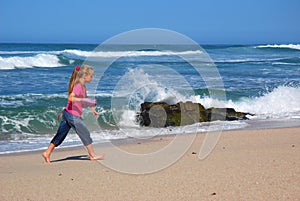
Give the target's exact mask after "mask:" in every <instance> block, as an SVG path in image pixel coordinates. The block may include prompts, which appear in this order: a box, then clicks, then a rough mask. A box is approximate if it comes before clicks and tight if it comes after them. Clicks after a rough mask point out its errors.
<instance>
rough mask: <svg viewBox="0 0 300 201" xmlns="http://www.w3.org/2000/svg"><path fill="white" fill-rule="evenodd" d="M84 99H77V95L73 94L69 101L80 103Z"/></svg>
mask: <svg viewBox="0 0 300 201" xmlns="http://www.w3.org/2000/svg"><path fill="white" fill-rule="evenodd" d="M81 99H82V98H77V97H75V93H74V92H72V93H71V94H70V95H69V97H68V101H70V102H80V101H81Z"/></svg>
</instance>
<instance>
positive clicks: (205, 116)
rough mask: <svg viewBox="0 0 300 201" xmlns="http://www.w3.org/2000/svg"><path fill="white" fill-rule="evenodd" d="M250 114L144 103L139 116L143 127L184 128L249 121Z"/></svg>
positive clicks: (190, 106) (187, 104)
mask: <svg viewBox="0 0 300 201" xmlns="http://www.w3.org/2000/svg"><path fill="white" fill-rule="evenodd" d="M248 114H249V113H243V112H237V111H235V110H234V109H233V108H207V109H206V108H204V107H203V105H201V104H200V103H193V102H185V103H183V102H179V103H176V104H173V105H169V104H167V103H165V102H144V103H142V104H141V110H140V112H139V113H138V114H137V121H138V122H139V123H140V125H141V126H150V127H167V126H183V125H189V124H194V123H197V122H209V121H217V120H221V121H225V120H227V121H233V120H245V119H248V118H247V117H246V115H248Z"/></svg>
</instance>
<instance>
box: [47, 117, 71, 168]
mask: <svg viewBox="0 0 300 201" xmlns="http://www.w3.org/2000/svg"><path fill="white" fill-rule="evenodd" d="M70 129H71V126H70V125H69V124H68V122H67V121H66V119H65V117H64V116H63V119H62V121H61V122H60V124H59V128H58V130H57V132H56V135H55V136H54V137H53V139H52V140H51V143H50V145H49V146H48V148H47V150H46V151H44V152H43V153H42V156H43V158H44V160H45V162H46V163H50V155H51V153H52V151H53V150H54V148H55V147H57V146H59V145H60V144H61V143H62V142H63V141H64V139H65V138H66V136H67V134H68V132H69V131H70Z"/></svg>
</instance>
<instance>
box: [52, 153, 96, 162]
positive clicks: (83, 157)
mask: <svg viewBox="0 0 300 201" xmlns="http://www.w3.org/2000/svg"><path fill="white" fill-rule="evenodd" d="M89 160H90V158H89V156H88V155H80V156H69V157H66V158H62V159H57V160H52V161H51V163H56V162H62V161H89Z"/></svg>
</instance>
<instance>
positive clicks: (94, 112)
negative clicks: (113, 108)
mask: <svg viewBox="0 0 300 201" xmlns="http://www.w3.org/2000/svg"><path fill="white" fill-rule="evenodd" d="M91 110H92V113H93V115H94V116H95V117H98V116H99V113H98V112H97V111H96V110H95V108H94V107H91Z"/></svg>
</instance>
